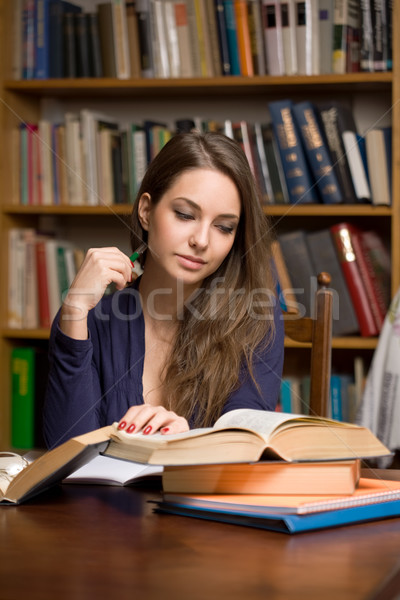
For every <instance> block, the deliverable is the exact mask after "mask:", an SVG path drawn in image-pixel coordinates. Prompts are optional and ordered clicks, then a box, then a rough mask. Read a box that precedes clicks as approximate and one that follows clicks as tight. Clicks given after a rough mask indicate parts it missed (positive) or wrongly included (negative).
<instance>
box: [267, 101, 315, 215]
mask: <svg viewBox="0 0 400 600" xmlns="http://www.w3.org/2000/svg"><path fill="white" fill-rule="evenodd" d="M268 108H269V112H270V115H271V121H272V127H273V130H274V136H275V139H276V142H277V146H278V149H279V154H280V157H281V162H282V167H283V171H284V173H285V178H286V184H287V190H288V194H289V202H290V204H310V203H318V202H319V198H318V195H317V192H316V186H315V183H314V181H313V179H312V177H311V174H310V171H309V168H308V165H307V161H306V157H305V154H304V150H303V147H302V145H301V141H300V133H299V130H298V128H297V125H296V122H295V120H294V118H293V111H292V109H293V102H292V101H291V100H277V101H275V102H269V104H268Z"/></svg>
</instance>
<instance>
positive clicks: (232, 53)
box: [223, 0, 241, 75]
mask: <svg viewBox="0 0 400 600" xmlns="http://www.w3.org/2000/svg"><path fill="white" fill-rule="evenodd" d="M223 5H224V17H225V30H226V38H227V42H228V52H229V63H230V75H241V71H240V56H239V46H238V39H237V22H236V14H235V5H234V0H223Z"/></svg>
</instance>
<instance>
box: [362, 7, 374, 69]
mask: <svg viewBox="0 0 400 600" xmlns="http://www.w3.org/2000/svg"><path fill="white" fill-rule="evenodd" d="M360 11H361V13H360V21H361V44H360V70H361V71H366V72H373V71H374V37H373V32H372V13H371V0H360Z"/></svg>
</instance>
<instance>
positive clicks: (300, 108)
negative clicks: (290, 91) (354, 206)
mask: <svg viewBox="0 0 400 600" xmlns="http://www.w3.org/2000/svg"><path fill="white" fill-rule="evenodd" d="M293 114H294V117H295V119H296V122H297V125H298V128H299V131H300V135H301V138H302V141H303V146H304V148H305V151H306V154H307V158H308V161H309V164H310V166H311V172H312V173H313V176H314V179H315V181H316V184H317V188H318V191H319V194H320V197H321V199H322V202H324V203H325V204H340V203H341V202H342V201H343V195H342V191H341V189H340V184H339V181H338V178H337V177H336V173H335V171H334V168H333V163H332V160H331V156H330V153H329V149H328V147H327V144H326V142H325V139H324V134H323V131H322V130H321V128H320V125H319V122H318V117H317V111H316V109H315V108H314V106H313V105H312V104H311V102H308V101H305V102H299V103H297V104H294V105H293Z"/></svg>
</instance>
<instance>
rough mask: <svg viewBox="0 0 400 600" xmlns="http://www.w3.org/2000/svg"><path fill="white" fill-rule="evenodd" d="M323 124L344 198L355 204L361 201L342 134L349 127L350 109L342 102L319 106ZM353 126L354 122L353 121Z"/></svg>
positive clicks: (345, 200)
mask: <svg viewBox="0 0 400 600" xmlns="http://www.w3.org/2000/svg"><path fill="white" fill-rule="evenodd" d="M317 108H318V111H319V114H320V120H321V122H322V125H323V128H324V132H325V138H326V141H327V144H328V147H329V151H330V153H331V157H332V162H333V164H334V165H335V170H336V174H337V176H338V178H339V181H340V187H341V190H342V198H343V202H344V203H345V204H355V203H356V202H358V201H359V199H358V197H357V196H356V193H355V189H354V184H353V179H352V174H351V172H350V167H349V163H348V160H347V157H346V151H345V147H344V143H343V138H342V133H343V131H344V127H347V125H346V122H347V115H348V113H349V109H348V108H346V107H345V106H344V105H343V104H342V103H340V102H335V101H333V102H329V103H323V104H318V105H317ZM351 124H352V126H355V125H354V120H352V121H351Z"/></svg>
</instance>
